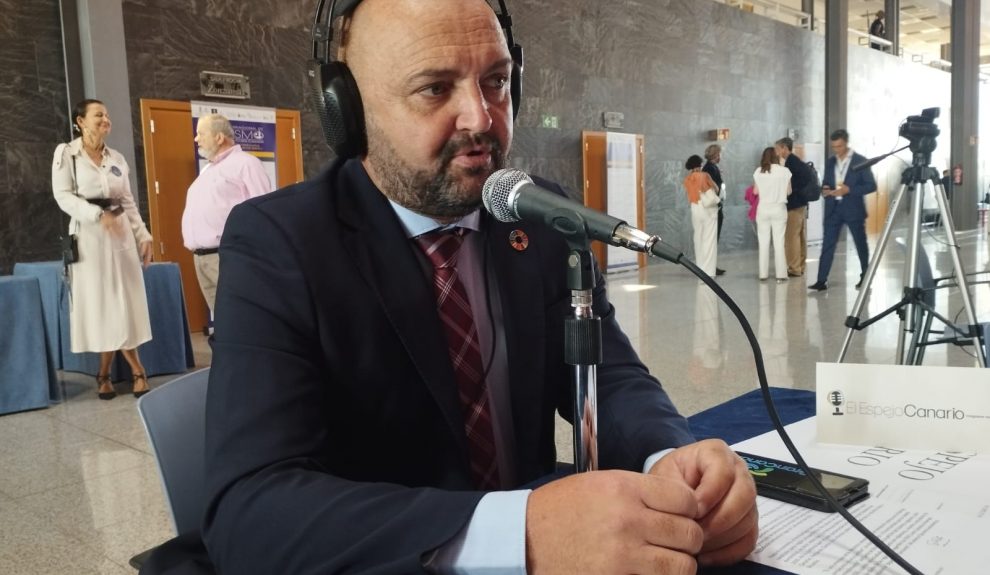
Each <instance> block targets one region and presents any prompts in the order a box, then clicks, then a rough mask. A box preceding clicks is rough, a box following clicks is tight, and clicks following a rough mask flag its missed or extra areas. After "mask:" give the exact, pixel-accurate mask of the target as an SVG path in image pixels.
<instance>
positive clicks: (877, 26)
mask: <svg viewBox="0 0 990 575" xmlns="http://www.w3.org/2000/svg"><path fill="white" fill-rule="evenodd" d="M870 36H876V37H877V38H883V39H886V38H887V30H886V29H885V28H884V25H883V10H878V11H877V19H876V20H874V21H873V24H870ZM870 48H873V49H874V50H880V51H886V50H884V48H883V46H882V45H880V44H878V43H876V42H870Z"/></svg>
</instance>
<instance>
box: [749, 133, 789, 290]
mask: <svg viewBox="0 0 990 575" xmlns="http://www.w3.org/2000/svg"><path fill="white" fill-rule="evenodd" d="M753 181H754V184H753V193H754V194H755V195H756V197H758V198H759V199H760V203H759V205H758V206H757V208H756V235H757V237H758V239H759V243H760V269H759V276H760V281H766V280H767V278H769V277H770V244H771V242H772V243H773V256H774V257H773V260H774V264H773V271H774V275H775V276H776V277H777V283H784V282H785V281H787V272H786V271H785V270H786V269H787V262H786V259H785V258H784V249H783V247H784V228H785V227H787V197H788V196H790V195H791V171H790V170H788V169H787V168H785V167H784V166H781V165H780V159H779V158H778V157H777V154H776V153H775V152H774V149H773V148H766V149H764V150H763V155H762V157H760V167H759V168H757V169H756V171H755V172H754V173H753Z"/></svg>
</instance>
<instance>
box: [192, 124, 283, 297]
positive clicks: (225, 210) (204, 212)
mask: <svg viewBox="0 0 990 575" xmlns="http://www.w3.org/2000/svg"><path fill="white" fill-rule="evenodd" d="M195 141H196V145H197V146H198V148H199V155H200V156H202V157H203V159H205V160H207V161H209V164H207V165H206V166H205V167H204V168H203V171H201V172H200V173H199V176H198V177H197V178H196V180H195V181H194V182H193V183H192V185H191V186H189V191H188V192H187V193H186V209H185V211H184V212H183V213H182V242H183V244H185V246H186V249H188V250H189V251H191V252H192V253H193V262H194V264H195V266H196V279H197V280H198V281H199V288H200V289H201V290H202V291H203V297H204V298H206V304H207V305H208V306H210V315H211V316H212V315H213V314H214V313H215V309H214V307H215V305H216V295H217V280H218V278H219V277H220V256H219V255H218V253H217V252H218V250H219V248H218V246H219V245H220V236H221V235H222V234H223V227H224V225H225V224H226V223H227V216H228V215H230V210H231V209H233V207H234V206H236V205H237V204H239V203H241V202H243V201H244V200H246V199H249V198H253V197H256V196H260V195H262V194H267V193H268V192H270V191H272V183H271V181H270V180H269V179H268V174H267V173H266V172H265V168H264V166H262V164H261V160H259V159H258V158H256V157H255V156H253V155H251V154H249V153H247V152H245V151H244V150H242V149H241V147H240V145H238V144H237V143H235V141H234V130H233V128H232V127H231V125H230V120H228V119H227V118H226V117H225V116H222V115H220V114H210V115H208V116H203V117H201V118H200V119H199V122H197V123H196V138H195Z"/></svg>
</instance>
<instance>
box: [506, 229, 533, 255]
mask: <svg viewBox="0 0 990 575" xmlns="http://www.w3.org/2000/svg"><path fill="white" fill-rule="evenodd" d="M509 245H511V246H512V248H513V249H514V250H516V251H517V252H521V251H523V250H525V249H526V248H528V247H529V236H527V235H526V232H524V231H522V230H512V232H511V233H509Z"/></svg>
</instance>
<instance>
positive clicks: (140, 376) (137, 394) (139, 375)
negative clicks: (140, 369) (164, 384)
mask: <svg viewBox="0 0 990 575" xmlns="http://www.w3.org/2000/svg"><path fill="white" fill-rule="evenodd" d="M139 379H143V380H144V385H145V386H147V385H148V378H147V377H146V376H145V375H144V374H143V373H136V374H134V387H137V382H138V380H139ZM149 391H151V389H150V388H149V389H142V390H141V391H135V392H134V397H141V396H142V395H144V394H146V393H148V392H149Z"/></svg>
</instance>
